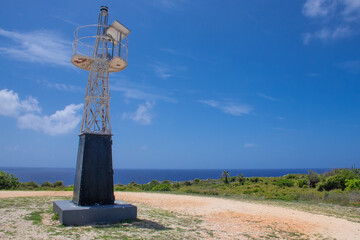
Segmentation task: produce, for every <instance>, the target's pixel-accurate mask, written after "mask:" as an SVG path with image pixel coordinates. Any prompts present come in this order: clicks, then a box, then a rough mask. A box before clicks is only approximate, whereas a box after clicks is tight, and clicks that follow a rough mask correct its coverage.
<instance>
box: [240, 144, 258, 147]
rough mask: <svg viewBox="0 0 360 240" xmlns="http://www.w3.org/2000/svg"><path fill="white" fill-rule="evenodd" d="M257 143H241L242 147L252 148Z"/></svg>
mask: <svg viewBox="0 0 360 240" xmlns="http://www.w3.org/2000/svg"><path fill="white" fill-rule="evenodd" d="M256 146H257V145H256V144H255V143H245V144H244V145H243V147H244V148H253V147H256Z"/></svg>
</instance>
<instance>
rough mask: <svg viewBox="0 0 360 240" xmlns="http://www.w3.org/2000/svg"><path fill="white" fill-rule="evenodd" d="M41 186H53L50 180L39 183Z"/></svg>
mask: <svg viewBox="0 0 360 240" xmlns="http://www.w3.org/2000/svg"><path fill="white" fill-rule="evenodd" d="M41 187H48V188H51V187H53V185H52V183H51V182H44V183H43V184H41Z"/></svg>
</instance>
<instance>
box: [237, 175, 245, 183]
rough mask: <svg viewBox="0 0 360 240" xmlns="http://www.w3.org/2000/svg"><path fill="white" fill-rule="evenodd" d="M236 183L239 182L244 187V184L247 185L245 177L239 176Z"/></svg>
mask: <svg viewBox="0 0 360 240" xmlns="http://www.w3.org/2000/svg"><path fill="white" fill-rule="evenodd" d="M236 181H237V182H239V183H240V184H241V185H244V183H245V178H244V176H243V175H241V174H240V175H238V176H237V177H236Z"/></svg>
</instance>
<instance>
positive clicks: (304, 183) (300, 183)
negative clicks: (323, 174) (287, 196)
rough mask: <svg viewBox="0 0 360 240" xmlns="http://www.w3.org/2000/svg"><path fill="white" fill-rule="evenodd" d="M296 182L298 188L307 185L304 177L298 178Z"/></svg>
mask: <svg viewBox="0 0 360 240" xmlns="http://www.w3.org/2000/svg"><path fill="white" fill-rule="evenodd" d="M297 184H298V186H299V188H303V187H304V186H307V185H308V184H309V183H308V181H307V180H306V179H299V180H298V182H297Z"/></svg>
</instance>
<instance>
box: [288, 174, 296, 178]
mask: <svg viewBox="0 0 360 240" xmlns="http://www.w3.org/2000/svg"><path fill="white" fill-rule="evenodd" d="M285 178H286V179H295V178H296V175H295V174H288V175H285Z"/></svg>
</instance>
